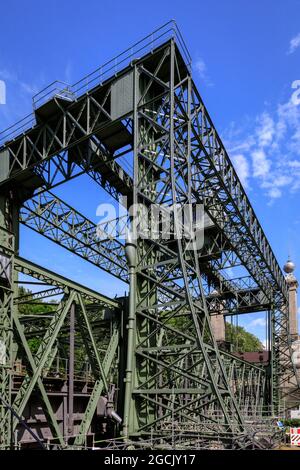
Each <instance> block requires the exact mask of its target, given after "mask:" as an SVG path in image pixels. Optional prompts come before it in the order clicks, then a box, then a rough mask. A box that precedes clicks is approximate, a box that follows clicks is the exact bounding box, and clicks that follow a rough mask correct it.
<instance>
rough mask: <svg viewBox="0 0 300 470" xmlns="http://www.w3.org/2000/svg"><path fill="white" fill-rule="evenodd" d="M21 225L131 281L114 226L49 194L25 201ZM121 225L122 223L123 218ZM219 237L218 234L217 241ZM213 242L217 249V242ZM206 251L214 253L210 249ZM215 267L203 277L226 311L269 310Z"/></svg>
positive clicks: (254, 294)
mask: <svg viewBox="0 0 300 470" xmlns="http://www.w3.org/2000/svg"><path fill="white" fill-rule="evenodd" d="M20 222H21V223H22V224H24V225H25V226H26V227H29V228H31V229H32V230H34V231H36V232H37V233H40V234H42V235H43V236H45V237H46V238H48V239H50V240H52V241H54V242H55V243H58V244H59V245H61V246H63V247H65V248H67V249H68V250H69V251H71V252H72V253H75V254H77V255H78V256H80V257H82V258H83V259H85V260H88V261H89V262H91V263H92V264H95V265H96V266H98V267H100V268H101V269H103V270H105V271H107V272H109V273H110V274H113V275H114V276H116V277H117V278H119V279H121V280H123V281H125V282H128V273H127V265H126V261H125V256H124V245H123V244H122V243H121V242H120V241H119V240H118V237H115V236H114V235H113V234H112V235H111V234H110V230H111V232H112V233H115V232H116V231H117V227H115V226H114V225H111V226H110V224H104V226H101V225H100V226H99V227H97V225H96V224H94V223H93V222H92V221H91V220H89V219H87V218H86V217H84V216H83V215H82V214H80V213H79V212H78V211H76V210H75V209H74V208H72V207H71V206H69V205H68V204H66V203H65V202H63V201H62V200H61V199H59V198H58V197H56V196H54V195H53V194H52V193H50V192H44V193H42V194H38V195H37V196H35V197H34V198H32V199H31V200H28V201H26V202H25V203H24V204H23V206H22V208H21V211H20ZM118 222H119V223H120V219H119V221H118ZM121 223H122V226H121V227H120V228H119V230H121V232H122V234H123V235H124V229H125V222H121ZM123 226H124V227H123ZM98 229H101V235H103V236H104V234H105V238H104V239H103V240H101V238H99V239H98V237H97V233H98ZM218 238H219V236H218V234H217V236H216V239H218ZM213 243H214V247H215V248H217V244H216V241H214V242H213ZM205 250H207V252H208V253H211V249H210V247H209V246H208V247H207V248H205ZM203 251H204V249H203V250H202V252H201V259H202V257H203V256H205V255H204V253H203ZM231 258H232V257H231ZM227 259H228V257H227ZM212 266H213V268H212ZM216 266H217V265H216V261H215V262H214V263H213V265H212V264H209V265H208V267H207V274H206V272H204V273H203V275H204V277H206V276H209V279H210V281H211V282H212V285H213V286H214V287H215V288H216V287H217V288H218V291H219V300H220V301H221V300H224V298H225V299H226V308H225V310H227V311H230V312H238V311H239V310H241V311H242V309H243V311H244V313H245V312H249V311H254V310H255V311H258V310H265V309H266V304H267V301H266V300H265V299H264V295H263V293H262V292H261V291H260V290H259V289H257V287H255V286H252V285H248V284H246V281H243V280H242V279H241V281H240V282H239V285H236V284H237V282H233V281H230V280H226V279H224V278H223V276H222V275H221V274H219V273H218V270H217V267H216ZM230 266H232V265H230ZM242 282H243V283H242ZM208 295H209V292H208ZM209 305H212V306H213V301H211V302H209Z"/></svg>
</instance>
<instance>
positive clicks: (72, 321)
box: [68, 302, 75, 436]
mask: <svg viewBox="0 0 300 470" xmlns="http://www.w3.org/2000/svg"><path fill="white" fill-rule="evenodd" d="M69 348H70V349H69V386H68V401H69V420H68V434H69V435H70V436H71V435H72V434H73V432H74V419H73V412H74V349H75V302H73V303H72V305H71V308H70V333H69Z"/></svg>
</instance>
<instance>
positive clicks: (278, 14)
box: [0, 0, 300, 338]
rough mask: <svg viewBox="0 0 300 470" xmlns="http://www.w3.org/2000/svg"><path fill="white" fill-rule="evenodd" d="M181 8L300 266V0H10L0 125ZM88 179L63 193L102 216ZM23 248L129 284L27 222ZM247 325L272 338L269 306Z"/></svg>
mask: <svg viewBox="0 0 300 470" xmlns="http://www.w3.org/2000/svg"><path fill="white" fill-rule="evenodd" d="M171 18H174V19H175V20H176V21H177V23H178V25H179V27H180V29H181V31H182V34H183V36H184V38H185V41H186V43H187V45H188V48H189V51H190V53H191V56H192V59H193V70H194V73H193V75H194V80H195V81H196V83H197V85H198V88H199V91H200V93H201V95H202V97H203V99H204V102H205V104H206V106H207V108H208V110H209V112H210V114H211V117H212V119H213V121H214V123H215V125H216V128H217V129H218V131H219V132H220V134H221V135H222V137H223V139H224V142H225V144H226V147H227V149H228V151H229V154H230V156H231V158H232V160H233V162H234V163H235V166H236V169H237V171H238V173H239V175H240V177H241V179H242V181H243V182H244V184H245V186H246V189H247V192H248V195H249V197H250V200H251V202H252V204H253V206H254V209H255V211H256V213H257V215H258V217H259V219H260V221H261V224H262V226H263V228H264V230H265V232H266V234H267V237H268V238H269V240H270V243H271V245H272V247H273V250H274V252H275V254H276V256H277V259H278V261H279V263H280V265H283V263H284V262H285V260H286V258H287V255H288V253H290V255H291V256H292V258H293V260H295V262H296V264H297V265H298V266H300V252H299V233H300V211H299V205H300V104H299V105H297V104H295V103H294V102H293V101H292V93H293V92H294V91H295V89H292V84H293V83H294V82H295V81H296V80H300V67H299V65H300V22H299V18H300V0H277V1H276V2H275V1H274V0H252V1H251V2H246V1H241V0H211V1H210V2H207V1H202V0H198V1H196V0H193V1H186V2H182V1H181V2H180V1H178V0H173V1H172V2H170V1H163V0H160V1H157V0H152V1H151V2H141V1H130V0H127V2H124V1H119V0H114V1H103V0H102V1H96V0H85V1H84V2H81V1H76V0H73V1H72V2H71V1H64V0H60V1H56V0H52V1H51V2H40V1H36V0H27V1H26V2H20V1H17V0H10V1H9V2H5V3H3V4H2V5H1V19H2V21H1V29H0V39H1V42H0V80H3V81H5V84H6V105H0V129H1V130H2V129H4V128H5V127H7V126H8V125H10V124H12V123H14V122H15V121H16V120H18V119H20V118H21V117H23V116H24V115H26V114H28V113H30V112H31V110H32V107H31V97H32V95H33V94H34V93H35V92H37V91H39V90H40V89H42V88H43V87H44V86H46V85H47V84H48V83H50V82H51V81H53V80H56V79H57V80H63V81H67V82H71V83H74V82H75V81H76V80H77V79H79V78H81V77H82V76H84V75H86V74H87V73H89V72H90V71H92V70H93V69H95V68H96V67H98V66H99V65H101V64H102V63H104V62H106V61H107V60H108V59H110V58H112V57H113V56H114V55H116V54H117V53H119V52H121V51H122V50H123V49H125V48H127V47H128V46H130V45H131V44H132V43H134V42H136V41H137V40H139V39H140V38H142V37H143V36H145V35H146V34H148V33H149V32H151V31H152V30H153V29H155V28H157V27H158V26H160V25H161V24H163V23H164V22H166V21H168V20H169V19H171ZM299 96H300V95H299ZM86 187H87V183H86V182H85V180H84V179H81V178H78V179H77V180H74V181H73V182H72V183H69V184H68V185H66V186H65V188H64V190H63V189H62V188H59V189H57V191H56V193H57V194H58V195H60V196H63V199H65V200H66V202H69V203H71V204H72V202H73V199H74V196H73V195H74V193H76V194H78V192H79V191H81V195H80V198H78V200H77V202H76V204H74V203H73V204H74V205H75V207H76V208H77V209H79V210H81V211H82V212H84V213H85V214H87V215H88V216H89V217H90V218H92V219H93V220H95V221H96V220H97V218H96V215H95V214H96V207H97V206H98V204H99V203H101V202H104V201H105V200H107V196H106V194H105V193H104V192H103V191H101V190H99V188H98V187H96V186H95V185H93V184H91V185H89V191H88V192H87V191H85V190H84V188H86ZM33 246H34V250H33V249H32V247H33ZM21 254H22V255H23V256H26V257H28V258H30V259H32V260H33V261H35V262H38V263H40V264H41V265H45V266H47V267H49V268H51V269H56V270H57V271H58V272H60V273H61V274H64V275H69V276H70V277H72V278H73V279H75V280H77V281H79V282H82V283H85V284H88V285H91V287H94V288H95V289H98V290H100V291H101V292H103V293H104V294H107V295H110V296H114V295H115V294H116V293H118V294H121V293H123V291H124V289H125V288H126V286H124V285H120V283H119V281H117V280H115V279H114V278H112V277H111V276H110V275H106V274H102V273H101V272H99V270H98V269H97V268H95V267H93V266H90V265H89V264H88V263H84V262H83V261H81V260H80V259H77V258H76V257H75V256H72V255H71V254H69V253H66V252H65V250H63V249H60V248H59V247H55V246H53V245H52V244H50V243H47V242H46V241H45V240H43V239H42V237H40V236H38V235H35V234H33V233H32V232H29V230H28V229H27V230H26V229H22V244H21ZM70 273H72V274H71V275H70ZM296 274H297V271H296ZM259 319H260V321H256V322H255V320H259ZM253 322H254V323H255V324H253ZM241 323H244V324H245V325H247V327H248V329H249V330H250V331H253V332H255V333H257V334H258V335H259V336H260V337H261V338H264V326H263V318H262V315H256V316H254V317H253V318H252V319H248V318H244V319H241Z"/></svg>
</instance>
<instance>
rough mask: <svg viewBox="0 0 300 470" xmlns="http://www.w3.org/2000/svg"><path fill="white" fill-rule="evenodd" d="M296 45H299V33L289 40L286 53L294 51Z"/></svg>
mask: <svg viewBox="0 0 300 470" xmlns="http://www.w3.org/2000/svg"><path fill="white" fill-rule="evenodd" d="M298 47H300V33H298V34H297V35H296V36H294V37H293V38H292V39H291V40H290V48H289V50H288V54H293V52H295V50H296V49H298Z"/></svg>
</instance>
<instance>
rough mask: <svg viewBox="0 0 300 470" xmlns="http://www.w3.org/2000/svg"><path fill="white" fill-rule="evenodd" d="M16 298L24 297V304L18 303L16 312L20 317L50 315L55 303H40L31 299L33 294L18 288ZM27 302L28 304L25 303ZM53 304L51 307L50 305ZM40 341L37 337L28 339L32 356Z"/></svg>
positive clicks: (21, 287)
mask: <svg viewBox="0 0 300 470" xmlns="http://www.w3.org/2000/svg"><path fill="white" fill-rule="evenodd" d="M18 297H24V301H25V300H26V303H19V304H18V310H19V314H20V315H38V314H41V313H51V312H52V311H53V310H54V306H55V302H53V301H52V302H49V303H46V302H41V301H40V300H38V299H34V298H33V292H32V291H31V290H29V289H25V288H24V287H23V286H20V287H19V289H18ZM27 302H28V303H27ZM51 304H53V306H52V305H51ZM41 341H42V339H41V338H39V337H36V338H30V339H29V340H28V345H29V347H30V350H31V352H32V353H33V354H35V353H36V352H37V350H38V348H39V346H40V344H41Z"/></svg>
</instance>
